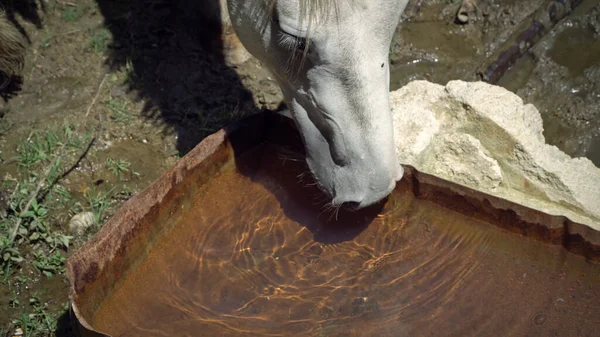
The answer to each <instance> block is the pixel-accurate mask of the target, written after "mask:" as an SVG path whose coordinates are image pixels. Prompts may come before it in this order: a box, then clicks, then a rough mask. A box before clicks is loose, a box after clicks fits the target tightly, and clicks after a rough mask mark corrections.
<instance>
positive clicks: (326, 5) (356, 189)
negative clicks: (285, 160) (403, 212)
mask: <svg viewBox="0 0 600 337" xmlns="http://www.w3.org/2000/svg"><path fill="white" fill-rule="evenodd" d="M406 2H407V0H253V1H248V0H228V11H229V16H230V19H231V24H232V25H233V27H234V29H235V31H236V33H237V35H238V37H239V39H240V41H241V42H242V44H243V45H244V47H245V48H246V49H247V50H248V51H249V52H250V53H251V54H252V55H254V56H255V57H256V58H257V59H258V60H260V61H261V62H262V63H263V64H264V65H265V66H266V67H267V68H268V69H269V70H270V71H271V72H272V73H273V75H274V77H275V78H276V80H277V82H278V84H279V86H280V87H281V89H282V92H283V95H284V99H285V102H286V104H287V106H288V108H289V109H290V113H291V116H292V118H293V119H294V121H295V123H296V126H297V127H298V129H299V131H300V134H301V135H302V139H303V142H304V146H305V148H306V161H307V164H308V167H309V169H310V171H311V173H312V174H313V176H314V177H315V180H316V181H317V183H318V184H319V186H320V187H321V189H322V190H323V191H324V192H325V193H326V194H328V195H329V196H330V197H331V199H332V205H333V206H348V207H350V208H353V209H360V208H364V207H367V206H370V205H372V204H375V203H377V202H379V201H380V200H382V199H384V198H385V197H386V196H387V195H389V193H391V191H392V190H393V189H394V187H395V185H396V181H398V180H400V179H401V178H402V175H403V170H402V167H401V166H400V164H399V162H398V159H397V156H396V153H395V146H394V139H393V126H392V116H391V110H390V105H389V64H388V59H389V58H388V53H389V46H390V43H391V39H392V36H393V34H394V31H395V29H396V26H397V25H398V22H399V20H400V15H401V13H402V11H403V10H404V8H405V6H406Z"/></svg>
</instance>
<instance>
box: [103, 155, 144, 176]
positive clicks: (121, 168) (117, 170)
mask: <svg viewBox="0 0 600 337" xmlns="http://www.w3.org/2000/svg"><path fill="white" fill-rule="evenodd" d="M105 166H106V168H107V169H109V170H111V171H112V173H113V174H114V175H115V176H117V178H118V179H119V181H121V177H122V174H124V173H127V172H129V173H130V175H135V176H139V173H137V172H135V171H134V170H133V169H131V163H130V162H128V161H126V160H122V159H116V160H115V159H112V158H108V159H106V164H105Z"/></svg>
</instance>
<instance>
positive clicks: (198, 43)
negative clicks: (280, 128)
mask: <svg viewBox="0 0 600 337" xmlns="http://www.w3.org/2000/svg"><path fill="white" fill-rule="evenodd" d="M97 3H98V5H99V8H100V11H101V13H102V15H103V16H104V20H105V26H106V27H107V28H108V29H109V30H110V32H111V33H112V35H113V41H112V44H111V45H110V51H109V54H110V55H109V60H108V63H109V66H110V67H111V69H113V70H114V69H118V68H121V67H127V69H128V71H129V76H128V82H129V83H128V85H129V89H130V90H133V91H135V92H136V93H137V95H138V96H139V98H141V99H144V100H145V101H146V102H147V103H146V105H145V106H144V109H143V114H144V116H145V117H148V118H151V119H153V120H156V121H162V122H164V123H165V124H166V125H167V126H169V127H170V128H172V129H173V130H175V132H176V133H177V137H178V140H177V149H178V151H179V152H180V153H181V154H185V153H187V152H188V151H189V150H191V149H192V148H193V147H194V146H195V145H196V144H198V142H200V141H201V140H202V138H204V137H205V136H207V135H209V134H210V133H212V132H214V131H215V130H217V129H218V128H220V127H222V126H224V125H225V124H227V123H229V122H231V121H233V120H235V119H237V118H239V117H241V116H242V115H245V114H248V113H252V112H257V108H256V107H255V105H254V102H253V99H252V94H251V93H250V91H248V90H247V89H246V88H245V87H244V86H243V84H242V83H241V80H240V79H239V77H238V75H237V73H236V72H235V71H234V70H233V69H231V68H230V67H228V66H227V65H226V64H225V61H224V57H223V54H222V42H221V39H220V35H221V29H222V27H221V23H220V20H215V19H213V18H220V15H219V13H220V12H219V11H220V9H219V7H218V0H198V1H188V0H97Z"/></svg>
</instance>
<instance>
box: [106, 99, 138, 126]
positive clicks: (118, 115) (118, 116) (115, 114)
mask: <svg viewBox="0 0 600 337" xmlns="http://www.w3.org/2000/svg"><path fill="white" fill-rule="evenodd" d="M106 106H107V107H108V108H109V109H110V111H111V112H112V114H111V116H110V118H111V119H113V120H114V121H116V122H119V123H126V122H129V121H131V120H132V118H133V117H132V116H131V114H130V113H129V108H128V107H127V102H126V101H124V100H119V99H114V98H110V99H109V100H108V102H106Z"/></svg>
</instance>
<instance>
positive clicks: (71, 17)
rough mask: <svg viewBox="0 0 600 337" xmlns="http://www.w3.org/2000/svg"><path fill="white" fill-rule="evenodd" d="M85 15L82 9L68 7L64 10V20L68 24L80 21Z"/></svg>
mask: <svg viewBox="0 0 600 337" xmlns="http://www.w3.org/2000/svg"><path fill="white" fill-rule="evenodd" d="M82 15H83V8H82V7H67V8H65V9H64V10H63V20H65V21H66V22H74V21H77V20H79V18H81V16H82Z"/></svg>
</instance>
